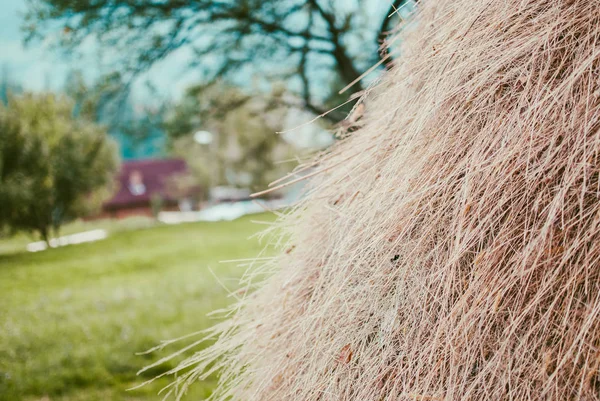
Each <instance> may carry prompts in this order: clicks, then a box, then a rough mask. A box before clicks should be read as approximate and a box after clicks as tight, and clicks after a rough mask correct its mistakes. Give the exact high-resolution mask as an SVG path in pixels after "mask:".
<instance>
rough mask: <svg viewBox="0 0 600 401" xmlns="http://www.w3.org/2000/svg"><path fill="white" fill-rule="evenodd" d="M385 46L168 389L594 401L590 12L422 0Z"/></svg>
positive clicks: (596, 145) (593, 19)
mask: <svg viewBox="0 0 600 401" xmlns="http://www.w3.org/2000/svg"><path fill="white" fill-rule="evenodd" d="M397 41H398V42H400V43H402V46H401V52H402V56H401V57H400V58H399V59H398V60H399V61H398V62H397V65H395V66H394V67H393V69H392V70H391V71H389V72H388V73H387V74H386V76H385V77H384V78H383V79H382V82H380V83H379V84H378V85H377V86H376V87H374V88H373V89H372V90H370V91H369V93H368V94H367V96H366V101H365V104H366V112H365V115H364V117H363V119H362V120H360V124H361V125H362V127H361V128H360V129H359V130H358V131H356V132H354V133H352V134H351V135H349V136H348V138H346V139H344V140H342V141H340V142H339V143H338V144H336V145H335V146H334V148H333V149H332V150H331V151H330V152H328V153H327V154H325V155H323V156H321V157H320V159H319V161H318V165H317V167H315V168H316V169H317V170H319V171H322V173H321V174H319V175H317V176H316V177H315V178H314V179H313V180H312V183H311V185H312V187H311V188H312V189H311V193H310V195H309V196H308V198H307V199H306V200H305V201H304V203H303V204H302V205H301V206H299V207H298V208H297V210H295V211H293V213H291V214H289V215H287V216H285V217H284V218H283V222H282V229H283V230H284V233H283V234H282V236H281V237H280V240H281V242H282V243H281V253H280V255H279V256H278V257H277V258H276V259H275V260H272V261H269V262H268V263H266V264H264V265H261V266H260V267H256V268H254V270H253V272H254V273H253V275H250V276H248V278H247V281H246V282H245V283H246V285H247V287H248V289H252V288H253V286H254V283H255V282H257V281H258V280H259V279H260V277H262V275H263V274H266V275H268V276H269V278H268V279H266V281H264V283H262V284H260V285H259V286H258V287H259V288H258V289H257V290H256V291H254V292H252V291H249V293H250V294H251V295H248V296H246V297H245V298H244V299H242V300H241V301H240V302H239V303H238V304H237V305H236V306H235V307H234V308H233V309H232V313H233V314H232V317H230V319H229V320H227V321H225V322H224V323H222V324H221V325H219V326H217V327H216V328H215V329H214V331H213V332H211V333H209V335H214V336H216V337H218V341H217V343H216V344H215V345H214V346H213V347H211V348H209V349H207V350H204V351H202V352H201V353H199V354H198V355H195V356H194V357H192V358H191V359H189V360H188V361H186V362H185V363H184V364H183V365H182V366H181V368H182V369H183V370H181V371H180V379H179V382H178V386H179V389H180V390H181V389H182V388H183V387H181V386H180V385H181V384H184V383H186V380H187V382H189V381H193V380H196V379H198V378H202V377H205V376H204V375H205V374H207V373H210V372H212V371H214V370H220V371H221V372H222V378H221V386H220V387H219V389H218V391H217V392H216V393H215V394H214V398H215V399H217V400H225V399H228V400H229V399H231V400H240V401H242V400H243V401H249V400H261V401H264V400H292V401H293V400H298V401H300V400H302V401H306V400H322V401H325V400H366V401H369V400H373V401H380V400H481V401H484V400H485V401H487V400H599V399H600V375H599V367H600V318H599V317H600V242H599V239H600V238H599V232H600V203H599V196H600V181H599V170H600V168H599V166H600V165H599V163H600V154H599V151H600V133H599V128H600V84H599V77H600V75H599V72H600V3H599V2H598V1H596V0H496V1H494V0H492V1H479V0H477V1H476V0H429V1H427V0H425V1H423V2H421V5H420V7H419V11H418V12H417V14H416V16H415V18H414V20H413V23H412V25H411V26H409V27H408V28H407V29H404V30H403V31H402V32H401V33H400V35H399V37H398V39H397Z"/></svg>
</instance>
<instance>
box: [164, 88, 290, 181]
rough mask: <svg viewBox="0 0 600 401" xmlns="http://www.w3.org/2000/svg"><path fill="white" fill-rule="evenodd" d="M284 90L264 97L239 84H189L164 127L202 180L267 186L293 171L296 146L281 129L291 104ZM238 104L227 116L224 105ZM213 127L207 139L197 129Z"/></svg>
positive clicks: (208, 129) (173, 143) (177, 148)
mask: <svg viewBox="0 0 600 401" xmlns="http://www.w3.org/2000/svg"><path fill="white" fill-rule="evenodd" d="M281 97H282V92H281V91H277V90H276V91H274V92H273V93H270V94H269V96H267V99H270V100H271V101H270V102H267V101H265V98H257V97H252V96H249V95H247V94H245V93H244V92H242V91H241V90H240V89H239V88H235V87H231V86H227V85H224V84H222V85H216V86H214V87H211V88H210V89H208V90H206V89H203V90H199V88H198V87H192V88H190V89H189V90H188V91H187V93H186V95H185V96H184V97H183V99H182V100H181V102H180V103H179V104H177V105H176V106H175V107H174V108H173V109H172V110H171V111H170V113H169V114H168V117H167V122H166V125H165V129H166V130H167V133H168V135H169V137H170V141H171V143H172V147H173V152H174V153H175V154H176V155H179V156H182V157H184V158H185V159H186V160H187V162H188V165H190V167H191V169H192V171H193V172H194V174H195V176H196V178H197V180H198V183H199V184H200V185H201V186H202V187H204V188H208V187H214V186H219V185H228V186H236V187H243V188H250V189H253V190H257V189H264V187H265V186H266V185H267V184H268V183H269V182H271V181H272V180H273V179H275V178H279V177H280V176H281V175H282V174H284V173H286V172H288V171H289V170H290V169H291V167H290V163H279V161H283V160H286V159H289V158H290V157H291V153H292V149H291V146H290V145H289V144H288V143H287V142H285V141H284V139H283V137H282V136H281V135H278V134H277V133H276V132H277V131H281V129H282V128H283V121H284V120H285V116H286V113H287V112H288V109H287V108H286V107H283V106H282V105H281V104H282V102H281V100H280V99H281ZM233 105H235V107H234V108H233V110H232V111H230V112H229V113H226V114H225V115H221V114H219V111H220V110H224V109H227V108H228V107H233ZM202 130H204V131H206V132H208V133H207V134H206V135H208V136H209V137H208V138H206V142H205V143H198V138H197V137H196V135H194V134H195V133H197V132H198V131H202Z"/></svg>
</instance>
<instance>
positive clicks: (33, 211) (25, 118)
mask: <svg viewBox="0 0 600 401" xmlns="http://www.w3.org/2000/svg"><path fill="white" fill-rule="evenodd" d="M117 169H118V157H117V154H116V147H115V144H114V143H113V142H112V141H111V140H110V139H109V138H108V136H107V135H106V132H105V131H104V129H103V128H102V127H100V126H98V125H95V124H93V123H91V122H89V121H87V120H85V119H78V118H74V117H73V103H72V102H71V101H70V100H68V99H67V98H64V97H58V96H55V95H31V94H25V95H22V96H19V97H11V98H9V101H8V105H7V106H0V229H3V230H6V229H8V230H10V231H29V232H37V233H39V234H40V235H41V237H42V238H43V239H44V240H46V241H48V238H49V235H50V233H51V231H52V230H55V231H58V229H59V228H60V226H61V225H62V224H63V223H64V222H65V221H67V220H69V219H72V218H75V217H78V216H82V215H84V214H86V213H88V212H90V211H91V210H92V209H95V208H97V207H99V205H100V203H101V201H102V200H103V199H105V198H106V196H108V195H109V194H110V192H109V189H110V183H111V182H112V179H113V177H114V175H115V173H116V171H117Z"/></svg>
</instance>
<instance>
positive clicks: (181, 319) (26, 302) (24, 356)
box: [0, 214, 273, 401]
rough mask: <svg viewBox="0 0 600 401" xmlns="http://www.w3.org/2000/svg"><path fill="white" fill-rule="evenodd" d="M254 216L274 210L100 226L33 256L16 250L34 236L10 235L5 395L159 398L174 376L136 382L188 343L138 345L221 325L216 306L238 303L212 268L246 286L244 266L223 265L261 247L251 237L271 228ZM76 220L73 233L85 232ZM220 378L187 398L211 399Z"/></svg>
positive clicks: (4, 258) (67, 399) (2, 329)
mask: <svg viewBox="0 0 600 401" xmlns="http://www.w3.org/2000/svg"><path fill="white" fill-rule="evenodd" d="M252 220H262V221H272V220H273V218H272V216H271V215H266V214H265V215H255V216H251V217H245V218H242V219H239V220H236V221H233V222H224V223H194V224H184V225H178V226H150V225H149V223H148V221H143V220H141V219H134V220H129V221H123V222H110V223H100V224H99V225H97V226H101V227H104V228H106V229H108V230H110V231H111V236H110V237H109V238H108V239H107V240H104V241H100V242H96V243H90V244H83V245H77V246H69V247H64V248H58V249H52V250H49V251H44V252H41V253H35V254H31V253H21V252H15V250H16V249H17V248H18V247H19V246H21V245H23V244H24V241H25V240H26V239H25V238H24V237H17V238H14V239H12V240H11V241H12V242H11V243H10V246H5V247H4V248H3V249H4V251H5V252H8V253H5V254H0V307H1V310H2V314H1V315H0V400H2V401H18V400H25V401H29V400H44V401H48V400H52V401H74V400H86V401H94V400H103V401H104V400H114V401H120V400H159V399H161V397H160V396H157V395H156V394H157V392H158V391H159V390H160V389H161V388H162V387H163V386H165V385H166V384H168V383H169V380H168V379H165V380H159V381H157V382H156V383H153V384H152V385H149V386H147V387H143V388H141V389H139V390H134V391H129V392H128V391H126V389H128V388H130V387H132V386H135V385H137V384H139V383H141V382H143V381H144V380H146V379H148V378H151V377H154V376H155V375H157V374H159V373H161V372H162V371H164V370H166V369H168V368H171V367H173V366H174V364H175V363H176V362H172V363H167V364H165V365H164V366H162V367H161V368H159V369H154V370H152V371H149V372H146V373H144V374H143V376H142V377H138V376H136V372H137V371H138V370H139V369H141V368H143V367H144V366H146V365H148V364H150V363H151V362H152V361H155V360H157V359H158V358H160V357H164V356H166V355H168V354H170V353H171V352H172V351H174V350H176V349H178V346H177V345H175V346H172V348H170V349H165V350H163V351H160V352H157V353H155V354H152V355H145V356H139V355H136V353H137V352H141V351H145V350H147V349H149V348H151V347H153V346H155V345H157V344H158V343H159V342H160V341H161V340H168V339H173V338H177V337H180V336H183V335H186V334H189V333H192V332H196V331H198V330H201V329H204V328H206V327H208V326H210V325H212V324H213V323H214V321H212V320H211V318H209V317H207V313H209V312H211V311H213V310H215V309H218V308H221V307H223V306H225V305H227V304H228V303H229V302H230V300H229V299H228V298H227V291H225V290H224V289H223V287H222V286H221V285H220V284H219V283H218V281H217V279H216V278H215V276H213V274H212V273H211V272H210V270H209V268H211V269H212V271H213V272H214V273H215V275H216V276H217V277H219V280H220V281H222V282H223V283H224V284H225V285H226V286H228V287H229V288H230V289H231V288H235V287H236V283H237V278H238V277H239V276H240V274H241V273H243V268H239V267H237V266H236V265H235V264H228V263H219V261H220V260H224V259H240V258H248V257H252V256H256V255H257V254H258V252H259V251H260V250H261V249H262V248H263V246H262V245H261V244H259V241H258V239H257V238H255V237H254V238H251V239H248V238H249V237H251V236H252V235H253V234H254V233H256V232H257V231H259V230H260V228H261V227H264V226H261V225H257V224H252V223H251V221H252ZM78 224H79V225H80V226H79V227H75V228H71V227H68V226H67V227H65V231H67V232H68V231H71V230H73V231H77V230H79V229H80V228H81V223H78ZM85 228H91V227H89V223H88V224H87V225H86V227H85ZM0 249H2V248H0ZM180 346H183V345H180ZM214 384H215V383H214V381H209V382H205V383H198V385H196V386H194V387H193V388H192V391H191V393H190V394H189V397H188V398H189V399H192V400H200V399H203V398H205V397H206V396H208V395H209V394H210V392H211V390H212V388H213V386H214Z"/></svg>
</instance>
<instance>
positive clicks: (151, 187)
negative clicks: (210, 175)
mask: <svg viewBox="0 0 600 401" xmlns="http://www.w3.org/2000/svg"><path fill="white" fill-rule="evenodd" d="M186 173H188V167H187V164H186V163H185V161H184V160H181V159H146V160H136V161H128V162H125V163H123V165H122V166H121V172H120V173H119V178H118V180H117V181H118V182H117V189H118V191H117V193H116V194H115V195H114V196H113V198H112V199H111V200H109V201H107V202H105V203H104V208H105V209H109V210H110V209H119V208H123V207H131V206H140V205H149V204H150V199H151V198H152V196H153V195H154V194H159V195H160V196H161V197H162V198H163V200H165V201H167V202H169V201H171V202H173V201H176V200H177V199H172V198H171V197H169V194H168V193H167V190H166V185H167V180H168V179H169V178H170V177H172V176H175V175H180V174H186Z"/></svg>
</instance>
